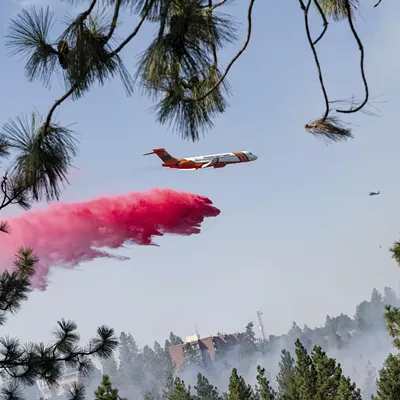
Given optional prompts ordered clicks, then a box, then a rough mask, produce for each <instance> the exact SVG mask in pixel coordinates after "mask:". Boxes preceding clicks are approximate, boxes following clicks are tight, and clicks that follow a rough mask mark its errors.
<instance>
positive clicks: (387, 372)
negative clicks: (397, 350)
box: [374, 354, 400, 400]
mask: <svg viewBox="0 0 400 400" xmlns="http://www.w3.org/2000/svg"><path fill="white" fill-rule="evenodd" d="M376 393H377V395H376V397H374V400H398V399H400V359H399V356H398V355H393V354H389V356H388V358H387V359H386V361H385V364H384V367H383V368H382V369H381V370H380V371H379V377H378V380H377V390H376Z"/></svg>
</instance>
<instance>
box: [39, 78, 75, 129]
mask: <svg viewBox="0 0 400 400" xmlns="http://www.w3.org/2000/svg"><path fill="white" fill-rule="evenodd" d="M76 88H77V87H76V85H73V86H72V87H71V89H69V90H68V92H66V93H65V94H64V95H63V96H61V97H60V98H59V99H57V100H56V101H55V102H54V104H53V106H52V107H51V108H50V111H49V112H48V114H47V117H46V122H45V124H44V128H43V132H44V133H47V129H48V127H49V125H50V123H51V118H52V117H53V114H54V111H55V110H56V108H57V107H58V106H59V105H60V104H61V103H62V102H63V101H65V100H67V99H68V97H69V96H71V95H72V94H73V93H74V91H75V89H76Z"/></svg>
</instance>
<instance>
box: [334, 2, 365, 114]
mask: <svg viewBox="0 0 400 400" xmlns="http://www.w3.org/2000/svg"><path fill="white" fill-rule="evenodd" d="M346 11H347V20H348V21H349V25H350V29H351V32H352V33H353V36H354V38H355V39H356V41H357V44H358V48H359V50H360V53H361V54H360V69H361V77H362V80H363V83H364V89H365V98H364V101H363V102H362V103H361V104H360V105H359V106H358V107H357V108H351V109H350V110H336V111H337V112H340V113H343V114H352V113H356V112H357V111H360V110H361V109H362V108H363V107H364V106H365V105H366V104H367V102H368V99H369V88H368V82H367V78H366V77H365V70H364V46H363V44H362V42H361V39H360V37H359V36H358V34H357V31H356V29H355V27H354V24H353V14H352V11H351V6H350V2H349V1H346Z"/></svg>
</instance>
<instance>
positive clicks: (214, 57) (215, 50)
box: [208, 0, 218, 68]
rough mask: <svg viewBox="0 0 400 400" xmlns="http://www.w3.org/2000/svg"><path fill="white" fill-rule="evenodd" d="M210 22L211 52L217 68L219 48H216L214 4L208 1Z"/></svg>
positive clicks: (210, 0)
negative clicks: (213, 16) (213, 17)
mask: <svg viewBox="0 0 400 400" xmlns="http://www.w3.org/2000/svg"><path fill="white" fill-rule="evenodd" d="M208 7H209V11H208V21H209V24H210V36H211V41H212V43H211V51H212V54H213V59H214V67H215V68H217V66H218V56H217V47H216V46H215V35H214V29H213V28H214V25H213V19H212V10H213V2H212V0H208Z"/></svg>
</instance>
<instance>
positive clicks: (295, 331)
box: [288, 322, 303, 343]
mask: <svg viewBox="0 0 400 400" xmlns="http://www.w3.org/2000/svg"><path fill="white" fill-rule="evenodd" d="M302 335H303V332H302V330H301V328H299V327H298V326H297V324H296V322H293V324H292V327H291V328H290V330H289V332H288V336H289V340H290V341H291V342H292V343H294V342H295V341H296V340H297V339H301V337H302Z"/></svg>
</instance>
